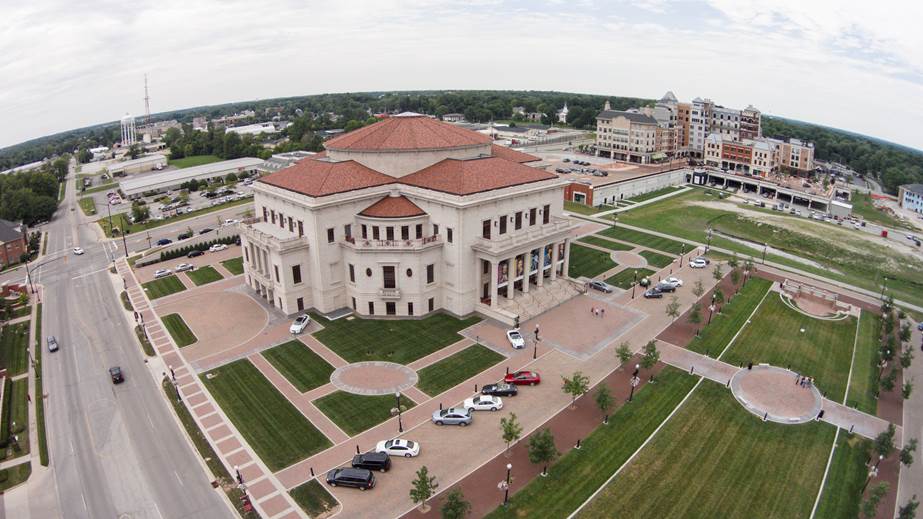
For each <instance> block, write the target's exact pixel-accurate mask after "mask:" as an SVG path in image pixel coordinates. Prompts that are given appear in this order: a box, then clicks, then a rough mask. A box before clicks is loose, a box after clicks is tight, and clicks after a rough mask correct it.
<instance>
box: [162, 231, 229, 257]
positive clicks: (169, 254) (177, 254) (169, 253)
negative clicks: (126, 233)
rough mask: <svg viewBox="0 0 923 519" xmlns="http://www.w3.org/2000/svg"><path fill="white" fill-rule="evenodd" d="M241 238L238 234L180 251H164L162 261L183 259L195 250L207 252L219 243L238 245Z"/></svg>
mask: <svg viewBox="0 0 923 519" xmlns="http://www.w3.org/2000/svg"><path fill="white" fill-rule="evenodd" d="M239 238H240V237H239V236H238V235H236V234H233V235H231V236H225V237H223V238H218V239H217V240H211V241H207V242H202V243H197V244H195V245H187V246H185V247H180V248H178V249H173V250H171V251H164V252H161V253H160V261H167V260H171V259H175V258H181V257H184V256H186V255H187V254H189V253H190V252H192V251H194V250H201V251H206V250H208V248H209V247H211V246H212V245H215V244H217V243H223V244H225V245H231V244H232V243H237V240H238V239H239Z"/></svg>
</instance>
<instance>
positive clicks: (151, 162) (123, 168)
mask: <svg viewBox="0 0 923 519" xmlns="http://www.w3.org/2000/svg"><path fill="white" fill-rule="evenodd" d="M166 165H167V158H166V157H165V156H163V155H159V154H158V155H146V156H144V157H138V158H136V159H131V160H126V161H124V162H116V163H114V164H111V165H110V166H109V167H107V168H106V169H108V170H109V174H110V175H113V176H124V175H132V174H135V173H144V172H145V171H151V170H154V169H163V168H164V167H166Z"/></svg>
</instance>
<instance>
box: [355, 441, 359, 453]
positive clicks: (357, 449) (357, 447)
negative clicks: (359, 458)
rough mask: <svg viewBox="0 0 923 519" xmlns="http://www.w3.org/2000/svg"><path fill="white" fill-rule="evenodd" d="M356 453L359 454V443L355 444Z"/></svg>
mask: <svg viewBox="0 0 923 519" xmlns="http://www.w3.org/2000/svg"><path fill="white" fill-rule="evenodd" d="M356 454H359V444H358V443H357V444H356Z"/></svg>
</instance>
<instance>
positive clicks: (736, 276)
mask: <svg viewBox="0 0 923 519" xmlns="http://www.w3.org/2000/svg"><path fill="white" fill-rule="evenodd" d="M731 283H732V284H733V285H734V286H735V287H736V286H737V284H738V283H740V271H739V270H737V269H731Z"/></svg>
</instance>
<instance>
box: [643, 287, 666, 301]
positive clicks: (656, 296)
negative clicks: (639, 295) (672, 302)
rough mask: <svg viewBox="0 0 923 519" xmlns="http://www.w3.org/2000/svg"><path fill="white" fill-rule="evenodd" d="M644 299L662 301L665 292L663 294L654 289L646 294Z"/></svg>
mask: <svg viewBox="0 0 923 519" xmlns="http://www.w3.org/2000/svg"><path fill="white" fill-rule="evenodd" d="M644 297H645V298H647V299H660V298H661V297H663V292H661V291H660V290H657V289H656V288H652V289H650V290H648V291H646V292H644Z"/></svg>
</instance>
